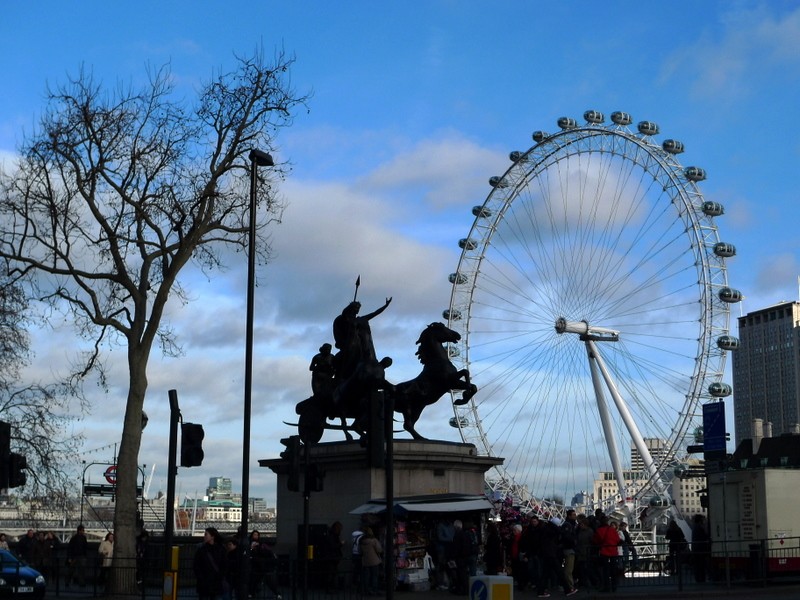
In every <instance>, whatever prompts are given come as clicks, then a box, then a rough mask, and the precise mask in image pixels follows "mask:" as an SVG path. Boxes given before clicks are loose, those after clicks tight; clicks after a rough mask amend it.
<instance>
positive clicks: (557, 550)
mask: <svg viewBox="0 0 800 600" xmlns="http://www.w3.org/2000/svg"><path fill="white" fill-rule="evenodd" d="M561 525H562V523H561V519H559V518H558V517H551V518H550V520H549V521H543V522H541V523H540V524H539V527H540V528H541V535H540V538H539V565H540V573H539V579H538V581H537V585H536V595H537V596H538V597H539V598H548V597H550V592H549V591H548V590H547V586H548V585H549V584H551V583H552V584H555V585H560V586H561V587H562V589H563V590H564V595H565V596H572V595H574V594H577V593H578V590H577V589H576V588H574V587H572V586H571V585H570V584H569V583H568V582H567V580H566V578H565V577H564V570H563V569H562V568H561V564H562V556H563V555H562V551H561V543H560V539H561V535H560V534H561Z"/></svg>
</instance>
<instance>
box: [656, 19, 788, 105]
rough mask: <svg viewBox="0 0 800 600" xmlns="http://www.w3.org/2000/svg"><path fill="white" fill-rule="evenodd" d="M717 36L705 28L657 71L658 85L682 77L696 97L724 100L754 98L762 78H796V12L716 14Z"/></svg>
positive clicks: (713, 29)
mask: <svg viewBox="0 0 800 600" xmlns="http://www.w3.org/2000/svg"><path fill="white" fill-rule="evenodd" d="M717 25H720V26H721V32H719V33H717V31H716V28H710V29H706V30H705V31H704V33H703V35H702V37H700V38H699V39H698V40H697V41H696V42H695V43H694V44H689V45H683V46H682V47H681V48H680V49H679V50H677V51H676V52H674V53H672V54H671V55H670V57H669V58H668V60H667V61H666V62H665V64H664V65H663V66H662V72H661V79H662V81H670V80H671V81H675V80H680V79H682V78H683V77H686V78H688V80H689V81H690V82H691V90H692V92H693V93H694V94H696V95H698V96H700V97H706V98H713V99H716V100H720V101H726V102H727V101H730V100H731V99H733V98H739V97H741V96H752V95H757V94H758V93H759V91H760V90H761V86H760V81H761V80H762V78H763V77H764V76H765V74H773V73H775V72H776V71H778V70H780V71H782V73H783V75H784V76H785V77H790V78H795V77H797V75H798V73H800V9H796V10H794V11H793V12H789V13H788V14H785V15H780V16H778V15H776V14H775V12H774V11H773V7H772V6H771V5H769V4H767V5H762V6H758V7H755V8H748V9H746V10H741V11H729V12H727V13H725V14H723V15H722V17H721V23H719V24H717Z"/></svg>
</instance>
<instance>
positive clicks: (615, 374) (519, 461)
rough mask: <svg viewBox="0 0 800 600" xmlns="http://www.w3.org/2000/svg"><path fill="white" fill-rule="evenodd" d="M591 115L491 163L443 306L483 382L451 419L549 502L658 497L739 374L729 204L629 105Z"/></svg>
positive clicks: (559, 505)
mask: <svg viewBox="0 0 800 600" xmlns="http://www.w3.org/2000/svg"><path fill="white" fill-rule="evenodd" d="M584 120H585V122H584V123H580V124H579V123H578V122H577V121H576V120H574V119H571V118H562V119H559V121H558V130H557V132H556V133H553V134H547V133H543V132H540V131H537V132H535V133H534V134H533V139H534V142H535V143H534V145H533V146H532V147H531V148H530V149H529V150H527V151H524V152H512V153H511V155H510V159H511V166H510V167H509V168H508V170H507V171H506V172H505V173H504V174H502V175H498V176H495V177H492V178H491V179H490V181H489V183H490V186H491V191H490V192H489V194H488V197H487V198H486V200H485V201H484V202H483V204H481V205H478V206H475V207H474V208H473V210H472V212H473V215H474V221H473V223H472V227H471V229H470V230H469V234H468V236H467V237H465V238H463V239H461V240H460V241H459V246H460V247H461V256H460V259H459V262H458V267H457V269H456V271H455V272H453V273H452V274H450V276H449V279H450V283H451V284H452V292H451V300H450V305H449V308H448V309H447V310H445V311H444V317H445V319H447V321H448V325H449V327H451V328H453V329H456V330H458V331H459V332H460V333H461V335H462V337H461V340H460V342H459V343H457V344H453V345H452V346H451V349H450V351H451V355H452V360H453V362H454V363H455V364H457V365H458V366H459V367H460V368H466V369H469V371H470V374H471V378H472V381H473V382H474V383H475V384H477V386H478V392H477V394H475V396H473V397H472V398H471V399H469V401H468V402H466V403H463V404H462V405H460V406H459V405H457V402H458V401H459V400H461V399H460V397H459V395H458V394H457V393H456V394H454V411H455V415H454V417H453V418H452V419H451V421H450V423H451V425H452V426H454V427H456V428H458V430H459V432H460V434H461V437H462V439H463V440H464V441H465V442H469V443H473V444H475V445H476V447H477V449H478V453H479V454H483V455H489V456H497V457H502V458H504V459H505V461H504V464H503V465H502V466H500V467H497V468H496V469H494V470H492V471H490V472H489V473H488V474H487V479H486V482H487V485H488V487H489V488H490V490H491V491H492V492H495V493H496V494H497V495H498V497H503V496H511V497H513V499H514V501H515V502H517V503H520V504H523V505H524V506H527V507H529V508H539V509H542V508H544V507H546V508H547V510H549V511H551V512H554V513H558V512H559V511H561V510H563V508H564V507H565V506H583V507H587V508H588V507H590V506H591V507H603V508H605V509H609V508H611V507H612V506H613V505H619V504H620V503H625V502H628V503H639V504H641V503H643V502H651V503H655V504H658V503H660V502H663V501H664V499H663V498H661V497H660V495H661V494H664V493H665V492H664V490H665V482H666V481H667V480H669V479H671V478H672V476H673V470H674V468H675V466H676V464H677V463H678V462H679V461H680V460H681V459H683V458H684V456H685V450H686V448H685V442H686V441H687V440H686V438H687V436H689V435H690V434H691V435H701V434H702V430H701V429H698V427H700V426H701V424H702V410H701V404H702V403H704V402H709V401H716V400H718V399H719V398H720V397H722V396H725V395H727V394H729V393H730V391H731V390H730V386H728V385H727V384H725V383H723V382H722V378H723V372H724V368H725V360H726V353H727V351H729V350H732V349H734V348H735V346H736V340H735V338H732V337H731V336H730V335H729V333H728V329H729V318H730V314H729V306H730V303H731V302H736V301H738V300H740V299H741V294H740V292H738V291H737V290H735V289H732V288H730V287H729V286H728V282H727V273H726V266H725V261H726V259H727V258H730V257H732V256H734V255H735V248H734V246H733V245H732V244H730V243H727V242H723V241H721V240H720V238H719V235H718V231H717V227H716V224H715V221H716V218H717V217H719V216H720V215H722V214H723V212H724V211H723V207H722V205H721V204H720V203H718V202H714V201H710V200H706V199H704V197H703V195H702V194H701V192H700V189H699V188H698V185H697V184H698V182H700V181H702V180H703V179H705V171H704V170H703V169H702V168H700V167H695V166H689V167H685V168H684V167H683V166H682V165H681V164H680V163H679V162H678V159H677V156H678V154H680V153H681V152H682V151H683V144H682V143H681V142H679V141H676V140H672V139H668V140H666V141H664V142H663V143H661V144H658V143H657V142H656V141H655V136H657V135H658V133H659V132H658V126H657V125H656V124H655V123H653V122H650V121H642V122H639V123H638V126H635V127H634V126H632V119H631V117H630V116H629V115H628V114H626V113H623V112H615V113H613V114H612V115H611V123H609V124H606V122H605V118H604V116H603V115H602V114H601V113H600V112H598V111H587V112H586V113H585V114H584ZM648 454H649V457H648ZM604 480H611V481H613V482H615V484H616V485H610V486H609V485H605V484H604V483H603V481H604ZM619 484H621V485H619ZM615 488H616V489H615Z"/></svg>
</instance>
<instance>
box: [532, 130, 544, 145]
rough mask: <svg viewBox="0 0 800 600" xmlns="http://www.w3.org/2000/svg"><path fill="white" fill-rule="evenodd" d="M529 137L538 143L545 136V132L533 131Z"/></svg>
mask: <svg viewBox="0 0 800 600" xmlns="http://www.w3.org/2000/svg"><path fill="white" fill-rule="evenodd" d="M531 137H532V138H533V141H534V142H536V143H537V144H538V143H540V142H541V141H542V140H543V139H545V138H546V137H547V134H546V133H545V132H544V131H534V132H533V135H532V136H531Z"/></svg>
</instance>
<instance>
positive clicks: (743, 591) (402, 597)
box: [284, 580, 800, 600]
mask: <svg viewBox="0 0 800 600" xmlns="http://www.w3.org/2000/svg"><path fill="white" fill-rule="evenodd" d="M379 597H381V596H376V597H375V598H379ZM564 597H565V596H564V592H562V591H561V590H557V591H551V595H550V598H551V600H559V599H561V598H564ZM284 598H285V599H286V596H284ZM457 598H467V596H456V595H454V594H451V593H450V592H446V591H437V590H431V591H424V592H411V591H396V592H394V600H449V599H454V600H455V599H457ZM638 598H641V599H644V600H656V599H658V600H668V599H672V598H680V599H684V598H690V599H691V598H737V599H742V600H745V599H749V598H776V599H780V600H800V580H797V581H795V580H793V581H792V582H786V583H767V585H756V584H743V583H736V584H731V585H730V587H726V586H725V585H724V584H716V583H709V584H696V583H690V584H685V585H683V586H682V589H681V588H680V587H679V586H678V585H677V584H659V585H625V584H624V583H623V584H622V585H620V586H619V587H618V588H617V590H616V591H615V592H605V593H604V592H598V591H596V590H578V593H577V594H575V595H573V596H570V599H571V600H595V599H596V600H614V599H620V600H634V599H638ZM286 600H288V599H286ZM469 600H538V597H537V595H536V592H535V591H533V590H530V589H529V590H525V591H523V592H520V591H519V590H514V591H513V596H512V597H511V598H505V597H504V598H502V599H498V598H496V597H495V598H470V599H469Z"/></svg>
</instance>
